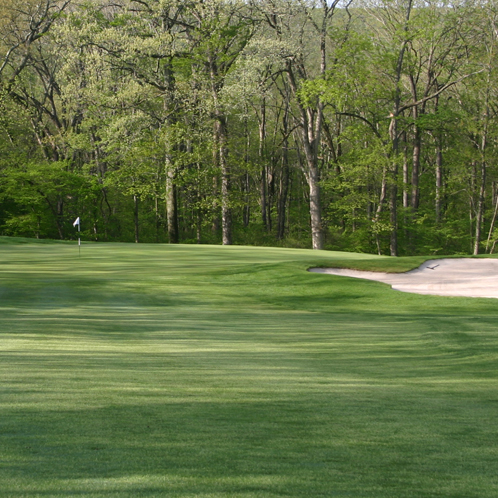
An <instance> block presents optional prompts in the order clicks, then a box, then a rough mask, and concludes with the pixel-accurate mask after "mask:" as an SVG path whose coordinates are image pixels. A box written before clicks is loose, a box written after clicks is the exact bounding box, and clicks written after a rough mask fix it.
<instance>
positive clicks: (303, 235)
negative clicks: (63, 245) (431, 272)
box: [0, 0, 498, 256]
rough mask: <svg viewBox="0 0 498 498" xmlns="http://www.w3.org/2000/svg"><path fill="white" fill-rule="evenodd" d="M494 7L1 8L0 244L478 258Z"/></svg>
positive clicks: (490, 135) (123, 2)
mask: <svg viewBox="0 0 498 498" xmlns="http://www.w3.org/2000/svg"><path fill="white" fill-rule="evenodd" d="M497 33H498V6H497V5H496V2H494V1H489V2H488V1H465V0H461V1H460V0H459V1H457V2H449V1H446V0H444V1H420V0H342V1H339V0H245V1H241V0H187V1H184V0H89V1H79V0H3V2H2V5H1V7H0V234H3V235H17V236H28V237H39V238H59V239H70V238H74V237H75V235H76V234H75V231H74V228H73V227H72V222H73V221H74V219H75V218H76V217H78V216H79V217H80V218H81V220H82V226H81V228H82V235H83V237H85V238H87V239H88V240H102V241H135V242H139V241H140V242H169V243H180V242H181V243H222V244H234V243H235V244H259V245H282V246H289V247H312V248H314V249H338V250H350V251H362V252H372V253H378V254H390V255H393V256H396V255H402V254H420V253H424V254H438V253H439V254H451V253H473V254H478V253H484V252H487V253H492V252H493V251H494V249H495V244H496V241H497V240H498V226H497V214H498V177H497V169H496V158H497V151H496V144H497V138H498V129H497V126H496V117H497V116H496V113H497V111H498V107H497V103H498V101H497V97H498V91H497V90H498V79H497V77H496V71H497V64H496V62H497V55H496V52H497V48H498V35H497Z"/></svg>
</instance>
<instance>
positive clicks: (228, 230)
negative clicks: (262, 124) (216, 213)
mask: <svg viewBox="0 0 498 498" xmlns="http://www.w3.org/2000/svg"><path fill="white" fill-rule="evenodd" d="M214 127H215V131H214V145H215V147H216V152H217V154H216V155H217V159H218V166H219V168H220V171H221V231H222V243H223V245H231V244H232V209H231V205H230V204H231V203H230V186H231V179H230V168H229V166H228V148H227V141H228V129H227V120H226V116H224V115H222V114H218V115H217V117H216V120H215V124H214Z"/></svg>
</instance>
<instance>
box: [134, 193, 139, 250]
mask: <svg viewBox="0 0 498 498" xmlns="http://www.w3.org/2000/svg"><path fill="white" fill-rule="evenodd" d="M138 202H139V197H138V195H134V196H133V222H134V225H135V243H137V244H138V235H139V231H138Z"/></svg>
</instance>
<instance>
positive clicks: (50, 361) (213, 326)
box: [0, 243, 498, 498]
mask: <svg viewBox="0 0 498 498" xmlns="http://www.w3.org/2000/svg"><path fill="white" fill-rule="evenodd" d="M422 261H423V258H407V259H404V258H397V259H391V258H387V257H384V258H379V257H375V256H371V255H358V254H346V253H329V252H325V251H323V252H314V251H305V250H285V249H275V248H273V249H271V248H268V249H266V248H265V249H262V248H248V247H209V246H167V245H132V244H85V245H84V246H83V247H82V254H81V257H80V258H79V257H78V249H77V247H76V246H74V245H67V244H30V243H28V244H22V245H12V244H1V245H0V357H1V361H0V375H1V377H0V378H1V379H2V382H1V384H0V386H1V387H0V442H1V450H0V458H1V468H2V471H1V472H0V496H8V497H11V496H12V497H38V496H39V497H52V496H53V497H63V496H64V497H65V496H69V495H81V496H85V497H106V498H107V497H137V496H139V497H140V496H142V497H157V496H167V497H170V496H171V497H182V498H183V497H185V498H186V497H203V498H207V497H210V498H211V497H222V498H225V497H226V498H228V497H231V498H232V497H237V498H239V497H241V498H242V497H244V498H254V497H265V498H266V497H277V496H278V497H281V496H289V497H296V498H297V497H304V496H310V497H326V496H327V497H329V496H350V497H351V496H352V497H363V496H366V497H379V498H381V497H382V498H385V497H389V496H392V497H396V498H404V497H413V498H415V497H416V498H421V497H422V498H423V497H427V498H428V497H431V498H432V497H457V496H461V497H466V498H469V497H479V498H487V497H490V498H491V497H495V496H496V495H497V492H498V479H497V477H496V461H497V453H498V444H497V443H496V440H497V438H496V431H497V422H496V407H497V396H496V379H497V373H498V367H497V365H498V363H497V357H498V333H497V332H498V331H497V326H496V323H498V321H497V318H498V307H497V306H498V305H497V304H496V301H495V300H487V299H471V298H468V299H467V298H447V297H432V296H422V295H411V294H403V293H399V292H396V291H393V290H392V289H390V287H389V286H388V285H386V284H382V283H377V282H369V281H362V280H355V279H344V278H342V277H335V276H329V275H318V274H311V273H308V272H307V271H306V270H307V269H308V268H310V267H312V266H322V267H333V266H334V267H336V266H339V267H341V266H342V267H353V268H357V269H375V270H379V269H380V270H382V269H384V270H389V269H395V270H407V269H410V268H414V267H416V266H418V265H419V264H420V263H421V262H422Z"/></svg>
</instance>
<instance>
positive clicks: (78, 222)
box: [73, 216, 80, 227]
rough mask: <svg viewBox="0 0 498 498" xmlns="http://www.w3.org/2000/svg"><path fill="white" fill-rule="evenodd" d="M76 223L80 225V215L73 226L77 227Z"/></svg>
mask: <svg viewBox="0 0 498 498" xmlns="http://www.w3.org/2000/svg"><path fill="white" fill-rule="evenodd" d="M76 225H78V226H80V217H79V216H78V217H77V218H76V219H75V220H74V223H73V227H75V226H76Z"/></svg>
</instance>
